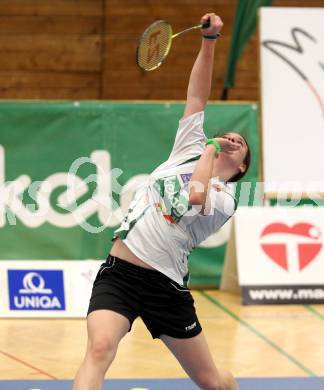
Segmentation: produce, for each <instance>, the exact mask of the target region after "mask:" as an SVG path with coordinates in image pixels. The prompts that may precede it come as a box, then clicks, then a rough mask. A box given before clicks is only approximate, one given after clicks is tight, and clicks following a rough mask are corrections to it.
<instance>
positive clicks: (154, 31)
mask: <svg viewBox="0 0 324 390" xmlns="http://www.w3.org/2000/svg"><path fill="white" fill-rule="evenodd" d="M171 41H172V29H171V26H170V25H169V24H168V23H166V22H164V21H157V22H155V23H154V24H152V25H151V26H149V27H148V28H147V29H146V30H145V32H144V34H143V36H142V39H141V41H140V44H139V46H138V49H137V62H138V65H139V66H140V67H141V68H142V69H145V70H153V69H156V68H157V67H158V66H159V65H160V64H161V63H162V61H163V60H164V59H165V57H166V56H167V55H168V52H169V50H170V46H171Z"/></svg>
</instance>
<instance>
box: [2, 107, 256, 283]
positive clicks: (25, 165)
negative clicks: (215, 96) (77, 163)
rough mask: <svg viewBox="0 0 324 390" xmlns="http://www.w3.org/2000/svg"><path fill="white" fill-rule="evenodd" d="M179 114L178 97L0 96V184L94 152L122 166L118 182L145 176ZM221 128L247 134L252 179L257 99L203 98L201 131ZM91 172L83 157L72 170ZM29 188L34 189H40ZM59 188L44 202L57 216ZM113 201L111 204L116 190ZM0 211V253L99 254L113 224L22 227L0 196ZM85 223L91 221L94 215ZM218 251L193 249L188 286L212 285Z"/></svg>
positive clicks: (167, 144)
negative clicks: (0, 154)
mask: <svg viewBox="0 0 324 390" xmlns="http://www.w3.org/2000/svg"><path fill="white" fill-rule="evenodd" d="M182 112H183V104H181V103H172V104H171V103H151V104H147V103H131V102H129V103H119V102H118V103H117V102H116V103H114V102H81V103H73V102H62V103H51V102H14V103H13V102H2V103H0V129H1V130H0V145H2V147H3V149H2V150H3V151H4V161H3V162H1V160H0V186H1V185H2V184H3V182H4V181H5V182H8V181H15V180H16V181H17V178H19V177H20V176H21V175H28V176H29V177H30V180H31V182H35V181H43V180H45V179H46V178H48V177H49V176H50V175H53V174H56V173H59V172H63V173H64V172H68V170H69V168H70V166H71V164H72V162H73V161H74V160H75V159H77V158H79V157H81V156H86V157H89V156H90V154H91V153H92V152H93V151H94V150H104V151H107V152H109V154H110V155H111V161H112V168H116V167H117V168H120V169H121V170H122V171H123V174H122V175H121V176H120V177H119V179H118V181H119V183H120V184H121V185H124V184H125V183H126V182H127V181H128V180H129V179H130V178H132V177H133V176H135V175H139V174H148V173H149V172H150V171H151V170H153V168H155V167H156V166H157V165H159V164H160V163H161V162H163V161H164V160H165V159H167V157H168V155H169V153H170V150H171V148H172V144H173V140H174V136H175V132H176V129H177V125H178V120H179V118H180V117H181V115H182ZM228 130H235V131H242V133H243V134H244V135H245V136H246V137H247V139H248V141H249V143H250V145H251V149H252V155H253V159H252V166H251V170H250V172H249V174H248V176H247V179H245V180H249V181H252V182H255V181H256V179H257V176H258V163H257V162H258V150H259V145H258V111H257V107H256V105H254V104H210V105H209V106H208V107H207V109H206V120H205V132H206V134H207V136H211V135H212V134H214V133H215V131H228ZM1 172H2V173H1ZM95 173H96V169H95V166H94V165H93V164H90V163H88V164H84V165H83V166H82V167H81V168H80V169H79V171H78V173H77V174H78V176H79V177H80V178H82V179H85V178H87V177H88V176H89V175H90V174H95ZM2 176H3V177H2ZM5 185H6V186H8V183H6V184H5ZM35 188H36V190H35V191H36V192H37V188H39V187H37V186H36V187H35ZM95 188H96V183H90V184H89V185H88V191H87V193H86V194H84V195H83V196H82V197H81V198H80V199H78V202H77V203H78V205H81V204H82V203H83V202H84V201H86V200H87V199H88V198H89V197H91V196H92V194H93V193H94V191H95ZM64 190H65V187H59V188H56V189H55V190H54V191H53V192H52V193H51V196H50V203H51V207H52V208H53V210H55V211H56V212H57V213H62V214H64V213H67V211H66V210H63V209H62V208H60V207H59V206H58V205H57V201H58V197H59V195H60V194H62V193H63V192H64ZM29 192H30V191H29ZM21 199H22V200H23V203H24V204H27V203H28V204H31V205H34V207H35V209H36V211H37V208H38V204H37V202H36V201H35V200H33V195H32V194H31V193H28V189H26V190H25V191H24V192H23V193H22V194H21ZM114 199H115V200H116V201H117V202H118V201H119V199H118V195H114ZM7 203H8V202H7ZM245 204H246V203H245ZM1 216H2V220H3V218H4V217H5V222H3V223H2V226H1V227H0V259H38V260H50V259H53V260H56V259H72V260H73V259H88V258H94V259H103V258H105V256H106V255H107V253H108V251H109V249H110V246H111V238H112V232H113V228H112V227H110V228H107V229H105V230H104V231H103V232H101V233H98V234H91V233H88V232H86V231H85V230H84V229H82V228H81V227H80V226H74V227H69V228H62V227H58V226H54V225H53V224H51V223H49V222H46V221H45V222H44V223H43V224H41V225H40V226H38V227H33V228H32V227H28V226H26V224H24V223H22V221H21V220H20V219H19V215H16V213H15V212H14V211H13V210H12V208H8V204H7V205H6V202H5V201H4V197H3V196H1V197H0V217H1ZM87 222H89V223H91V224H93V225H98V223H99V219H98V215H97V213H94V214H93V215H91V216H90V217H89V218H88V219H87ZM224 250H225V245H221V246H219V247H215V248H211V249H210V248H208V249H207V248H197V249H196V250H195V251H194V252H193V253H192V255H191V257H190V270H191V285H192V286H217V285H218V284H219V280H220V275H221V270H222V265H223V259H224Z"/></svg>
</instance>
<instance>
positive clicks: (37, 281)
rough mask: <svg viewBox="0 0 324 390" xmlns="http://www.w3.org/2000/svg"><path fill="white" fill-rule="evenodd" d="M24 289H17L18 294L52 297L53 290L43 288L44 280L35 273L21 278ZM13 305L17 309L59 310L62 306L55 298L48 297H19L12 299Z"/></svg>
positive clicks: (29, 273)
mask: <svg viewBox="0 0 324 390" xmlns="http://www.w3.org/2000/svg"><path fill="white" fill-rule="evenodd" d="M22 285H23V287H24V288H21V289H19V294H31V295H32V294H49V295H53V290H52V289H50V288H45V280H44V278H43V277H42V276H41V275H40V274H39V273H37V272H28V274H26V275H25V276H24V278H23V281H22ZM14 304H15V307H16V308H17V309H39V308H42V309H61V308H62V305H61V303H60V301H59V299H58V298H57V297H56V296H52V297H51V296H48V295H42V296H38V295H34V296H28V295H21V296H17V295H16V296H15V297H14Z"/></svg>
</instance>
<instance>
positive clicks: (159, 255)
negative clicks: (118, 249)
mask: <svg viewBox="0 0 324 390" xmlns="http://www.w3.org/2000/svg"><path fill="white" fill-rule="evenodd" d="M203 121H204V113H203V112H198V113H196V114H193V115H191V116H189V117H187V118H185V119H182V120H180V122H179V128H178V131H177V135H176V139H175V143H174V146H173V149H172V152H171V154H170V156H169V158H168V160H167V161H166V162H164V163H163V164H162V165H160V166H159V167H158V168H156V169H155V170H154V171H153V172H152V173H151V175H150V179H149V180H148V181H147V182H146V183H145V184H144V185H143V186H142V187H141V188H140V189H139V190H138V191H137V192H136V194H135V196H134V199H133V200H132V202H131V204H130V206H129V210H128V213H127V215H126V217H125V218H124V220H123V221H122V223H121V226H120V227H119V228H118V229H117V230H116V231H115V235H114V236H115V237H117V236H118V237H120V238H121V239H122V240H123V242H124V243H125V244H126V246H127V247H128V248H129V249H130V250H131V251H132V252H133V253H134V254H135V255H136V256H137V257H139V258H140V259H141V260H143V261H144V262H145V263H147V264H149V265H150V266H152V267H153V268H155V269H156V270H158V271H160V272H162V273H163V274H165V275H166V276H168V277H169V278H171V279H172V280H174V281H176V282H177V283H179V284H180V285H186V284H187V280H188V276H189V273H188V256H189V254H190V252H191V251H192V249H193V248H195V247H196V246H197V245H199V244H200V243H201V242H202V241H204V240H205V239H206V238H207V237H208V236H210V235H211V234H212V233H214V232H216V231H217V230H218V229H219V228H220V227H221V226H223V225H224V223H225V222H226V221H227V220H228V219H229V218H230V217H231V216H232V215H233V213H234V211H235V208H236V206H235V205H236V203H235V199H234V198H233V196H232V194H231V193H230V190H229V188H228V187H227V186H226V185H225V184H224V183H221V182H219V181H218V180H217V179H216V178H212V180H211V186H210V190H209V192H208V196H207V203H206V207H205V209H204V212H203V213H202V211H201V206H191V205H190V203H189V194H188V183H189V181H190V178H191V175H192V173H193V171H194V168H195V166H196V164H197V161H198V159H199V157H200V155H201V154H202V153H203V151H204V149H205V144H206V136H205V134H204V132H203Z"/></svg>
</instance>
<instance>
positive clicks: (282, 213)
mask: <svg viewBox="0 0 324 390" xmlns="http://www.w3.org/2000/svg"><path fill="white" fill-rule="evenodd" d="M234 218H235V220H234V225H235V241H236V256H237V265H238V275H239V284H240V286H241V287H242V291H243V303H323V302H324V250H323V238H324V209H323V208H316V207H295V208H291V207H290V208H284V207H253V208H250V207H241V208H239V209H238V210H237V213H236V215H235V217H234Z"/></svg>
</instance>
